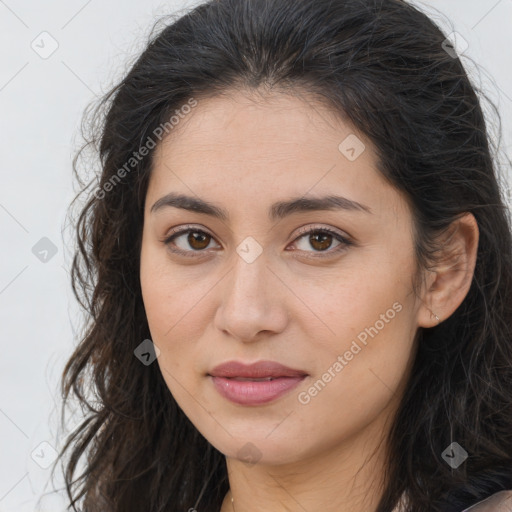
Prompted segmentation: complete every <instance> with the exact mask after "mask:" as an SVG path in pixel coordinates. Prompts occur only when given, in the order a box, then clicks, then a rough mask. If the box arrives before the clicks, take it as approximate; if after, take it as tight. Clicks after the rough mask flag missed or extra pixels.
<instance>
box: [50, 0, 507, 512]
mask: <svg viewBox="0 0 512 512" xmlns="http://www.w3.org/2000/svg"><path fill="white" fill-rule="evenodd" d="M157 24H158V22H157ZM155 28H156V25H155V27H153V30H152V32H151V35H150V36H149V39H148V41H147V46H146V47H145V49H144V51H143V52H142V53H141V54H140V55H139V56H138V57H137V58H136V59H134V62H133V64H132V65H131V68H130V70H129V71H128V72H127V74H126V75H125V77H124V78H123V79H122V80H121V81H120V83H118V84H117V85H116V86H115V87H113V88H112V89H111V90H110V91H109V92H108V93H106V94H105V95H104V96H103V97H102V98H101V99H100V101H99V102H97V104H92V106H94V108H90V107H91V105H90V106H89V108H88V109H86V112H85V115H84V119H83V121H84V124H83V127H85V128H86V130H89V132H88V133H87V134H86V135H84V137H85V140H86V143H85V144H84V145H83V146H82V147H81V149H80V151H79V152H78V153H77V154H76V155H75V159H74V161H73V169H74V172H75V175H76V176H77V177H78V180H79V182H80V185H81V187H82V189H81V191H80V192H79V193H78V194H77V196H76V197H75V199H74V200H73V203H72V205H71V206H73V205H74V204H75V202H76V201H77V199H78V197H82V196H83V195H84V194H85V196H86V198H85V201H84V204H83V205H81V209H80V213H79V215H78V216H77V218H76V219H75V220H74V224H73V226H74V227H73V229H74V230H75V227H76V237H77V243H76V247H75V249H74V258H73V262H72V269H71V270H72V288H73V292H74V294H75V296H76V298H77V300H78V301H79V303H80V305H81V306H82V308H83V310H84V313H85V315H86V322H84V325H83V329H82V332H81V334H80V340H79V343H78V345H77V347H76V349H75V350H74V352H73V354H72V355H71V357H70V359H69V361H68V362H67V364H66V366H65V369H64V371H63V376H62V393H63V397H64V406H63V408H64V409H65V408H66V407H67V406H68V404H69V403H70V402H71V401H72V400H76V402H77V403H79V404H80V405H81V407H82V411H83V414H84V416H83V417H82V420H83V421H82V422H81V423H80V424H79V425H78V426H77V427H76V428H75V429H74V430H73V432H72V433H70V434H69V436H68V437H67V439H66V443H65V445H64V447H63V448H62V450H61V453H60V458H59V460H61V461H64V460H65V461H66V465H65V468H64V474H65V483H66V491H67V496H68V498H69V502H70V503H69V505H68V507H69V508H68V509H69V510H71V507H72V509H73V510H77V509H76V506H81V507H82V508H81V510H83V511H87V512H93V511H101V512H108V511H119V512H121V511H122V512H129V511H140V510H148V511H151V512H160V511H161V512H163V511H165V512H177V511H180V512H183V511H186V510H188V509H189V508H192V507H193V508H195V509H202V510H207V511H211V512H217V511H218V510H219V509H220V506H221V503H222V501H223V498H224V496H225V494H226V493H227V491H228V489H229V481H228V478H227V469H226V463H225V456H224V455H223V454H222V453H220V452H219V451H218V450H216V449H215V448H214V447H213V446H212V445H211V444H210V443H209V442H208V441H207V440H206V439H205V438H204V437H203V436H202V435H201V434H200V433H199V432H198V430H197V429H196V428H195V427H194V425H193V424H192V423H191V422H190V421H189V419H188V418H187V417H186V416H185V414H184V413H183V411H182V410H181V409H180V407H179V406H178V404H177V403H176V401H175V400H174V398H173V396H172V395H171V393H170V392H169V389H168V387H167V385H166V383H165V381H164V379H163V377H162V375H161V372H160V370H159V367H158V365H157V364H152V365H149V366H145V365H143V364H141V362H140V361H139V360H138V359H137V358H136V357H135V356H134V349H135V348H136V347H137V346H138V345H139V344H140V343H141V342H142V341H143V340H145V339H148V338H149V339H150V338H151V336H150V332H149V328H148V323H147V318H146V315H145V310H144V304H143V301H142V294H141V287H140V281H139V265H140V259H139V255H140V250H141V234H142V226H143V211H144V201H145V194H146V190H147V185H148V179H149V176H150V173H151V168H152V157H153V154H154V149H150V150H149V152H148V153H147V155H145V156H144V157H142V151H140V148H141V147H143V146H144V144H146V146H149V144H147V141H148V140H149V138H151V139H153V140H154V139H155V134H156V133H160V132H159V131H158V130H159V127H161V126H162V125H165V123H169V119H170V118H171V116H172V115H176V113H177V111H180V108H182V106H183V105H186V104H187V102H190V99H191V98H194V99H195V100H196V101H198V102H200V101H201V99H203V98H206V97H214V96H216V95H221V94H227V95H229V94H230V93H231V92H233V91H246V92H247V91H249V92H250V91H256V90H259V89H260V88H267V89H274V90H279V91H282V92H285V93H288V94H296V93H298V92H300V91H302V92H304V91H305V92H307V93H309V94H311V95H313V97H315V98H317V99H318V101H319V102H324V103H325V104H326V105H328V106H329V108H330V109H331V110H332V111H333V112H335V113H336V114H339V115H340V116H341V117H342V118H343V119H345V120H348V121H349V122H350V123H352V125H353V126H354V127H355V128H356V129H357V130H359V131H360V132H361V133H363V134H365V135H366V136H367V137H368V138H369V139H370V140H371V142H372V143H373V145H374V148H375V150H376V152H377V156H378V158H379V171H380V172H381V173H382V175H383V176H384V177H385V178H386V179H388V180H389V181H390V182H391V183H392V184H393V186H394V187H396V189H397V190H398V191H400V192H401V193H402V194H403V195H404V196H405V197H406V198H407V200H408V201H409V203H410V205H411V208H412V213H413V220H414V225H415V233H414V238H415V240H414V242H415V247H416V258H417V262H418V267H419V268H421V269H423V268H428V265H429V264H431V262H432V261H434V259H435V255H436V254H437V250H438V249H439V247H438V246H437V245H436V240H437V239H438V238H437V237H438V235H439V234H440V233H443V232H445V230H447V228H448V227H449V226H450V224H451V223H452V222H453V221H455V220H457V219H458V218H459V217H460V216H462V215H463V214H464V213H465V212H471V213H472V214H473V215H474V216H475V218H476V220H477V222H478V227H479V233H480V238H479V245H478V253H477V261H476V268H475V271H474V275H473V280H472V283H471V287H470V289H469V292H468V294H467V295H466V297H465V299H464V301H463V302H462V304H461V305H460V306H459V307H458V308H457V310H456V311H455V312H454V313H453V314H452V315H451V316H450V317H449V318H447V319H446V320H444V321H443V322H441V323H440V324H439V325H437V326H435V327H433V328H430V329H421V328H420V329H419V330H418V333H417V348H418V350H417V355H416V358H415V362H414V367H413V370H412V373H411V376H410V380H409V383H408V386H407V389H406V391H405V394H404V396H403V398H402V400H401V404H400V407H399V410H398V412H397V415H396V418H395V420H394V424H393V426H392V429H391V432H390V436H389V439H388V448H387V449H388V452H389V456H388V465H387V468H386V486H385V488H384V492H383V496H382V498H381V500H380V503H379V505H378V508H377V512H389V511H390V510H391V509H392V508H393V507H394V506H395V505H396V504H397V502H398V499H399V497H400V496H401V494H402V493H403V492H404V491H405V492H407V496H408V499H409V505H408V510H409V511H410V512H412V511H414V512H427V511H428V512H438V511H439V512H451V511H455V510H457V511H458V510H460V509H462V508H465V507H467V506H470V505H472V504H474V503H475V502H477V501H479V500H482V499H484V498H486V497H487V496H489V495H491V494H492V493H494V492H497V491H499V490H503V489H512V332H511V330H512V236H511V221H510V213H509V211H508V209H507V206H506V201H505V197H504V193H503V191H501V190H500V173H499V170H500V169H499V164H498V159H497V158H496V155H497V154H498V150H499V143H498V145H497V146H496V145H495V141H493V137H491V134H490V130H489V127H488V126H487V124H486V120H485V118H484V113H483V108H482V105H481V103H480V102H481V99H479V97H478V96H477V93H479V95H480V96H481V98H485V99H486V100H488V102H489V104H491V105H492V107H493V109H494V110H493V112H494V113H495V114H496V115H497V116H498V118H499V113H498V111H497V109H496V107H495V106H494V105H493V103H492V102H491V101H490V100H489V99H488V97H487V96H486V95H485V94H484V93H482V92H481V91H480V89H479V88H478V87H477V86H476V85H474V84H473V83H472V80H470V79H469V78H468V75H467V73H466V71H465V69H464V67H463V65H462V63H461V60H460V58H459V57H458V56H457V54H456V53H454V51H456V49H455V50H454V49H453V48H450V47H448V46H447V44H446V39H447V36H446V35H445V34H444V33H443V31H442V30H441V29H440V28H439V27H438V26H437V25H436V24H435V23H434V22H433V21H432V20H431V19H430V18H429V17H428V16H427V15H426V14H425V13H423V12H421V11H420V10H418V9H417V8H415V7H413V6H411V5H409V4H407V3H406V2H404V1H400V0H314V1H312V0H210V1H208V2H206V3H203V4H201V5H198V6H196V7H194V8H193V9H189V10H188V11H187V12H181V13H180V14H179V16H176V17H174V18H173V19H172V23H169V24H167V25H165V26H164V27H163V28H162V29H159V30H158V31H155ZM482 104H483V103H482ZM499 126H500V134H499V135H500V137H499V138H498V142H499V140H500V139H501V119H500V123H499ZM84 131H85V130H84ZM160 131H161V130H160ZM86 148H89V149H92V150H93V153H94V154H96V156H99V158H98V160H99V161H100V162H101V176H100V177H99V183H98V178H94V179H92V180H91V181H89V182H86V181H83V180H81V178H80V176H79V173H78V171H77V168H78V167H79V165H78V162H79V161H80V157H81V156H82V155H83V151H84V150H85V149H86ZM491 150H492V151H491ZM134 155H137V156H136V157H135V156H134ZM127 162H131V163H130V167H131V169H129V168H127V166H126V163H127ZM509 164H510V161H509V160H507V166H508V165H509ZM122 168H124V169H125V172H120V171H119V170H120V169H122ZM115 175H117V177H116V176H115ZM219 179H222V177H219ZM63 417H64V413H63ZM453 441H456V442H458V443H459V444H460V445H461V446H462V447H463V448H464V449H465V450H466V451H467V452H468V454H469V458H468V459H467V460H466V461H465V462H464V464H462V465H461V466H459V467H458V469H456V470H454V469H452V468H451V467H450V466H449V465H448V464H447V463H446V462H445V461H444V460H443V458H442V452H443V451H444V450H445V448H446V447H447V446H448V445H450V443H452V442H453ZM81 461H83V462H84V469H83V471H81V472H80V474H77V473H78V472H79V471H78V470H79V465H80V462H81Z"/></svg>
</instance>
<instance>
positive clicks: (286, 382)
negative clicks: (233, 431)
mask: <svg viewBox="0 0 512 512" xmlns="http://www.w3.org/2000/svg"><path fill="white" fill-rule="evenodd" d="M208 375H209V376H210V377H211V378H212V381H213V384H214V385H215V388H216V389H217V391H218V392H219V393H220V394H221V395H222V396H223V397H224V398H227V399H228V400H230V401H232V402H234V403H236V404H240V405H260V404H265V403H268V402H271V401H272V400H275V399H277V398H279V397H280V396H282V395H284V394H285V393H287V392H289V391H291V390H292V389H293V388H295V387H296V386H298V384H299V383H300V382H302V381H303V380H304V379H305V378H306V377H307V375H308V374H307V373H306V372H304V371H302V370H295V369H293V368H289V367H287V366H284V365H282V364H279V363H277V362H275V361H258V362H256V363H253V364H249V365H247V364H244V363H241V362H238V361H228V362H226V363H223V364H220V365H218V366H216V367H215V368H214V369H213V370H211V371H210V372H209V373H208Z"/></svg>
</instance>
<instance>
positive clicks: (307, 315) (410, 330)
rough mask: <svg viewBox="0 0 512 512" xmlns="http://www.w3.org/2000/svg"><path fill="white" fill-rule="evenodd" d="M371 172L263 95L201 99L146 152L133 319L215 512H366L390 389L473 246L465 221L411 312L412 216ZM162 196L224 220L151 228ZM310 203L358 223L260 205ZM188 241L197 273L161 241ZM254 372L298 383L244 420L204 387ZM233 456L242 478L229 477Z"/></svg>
mask: <svg viewBox="0 0 512 512" xmlns="http://www.w3.org/2000/svg"><path fill="white" fill-rule="evenodd" d="M350 134H356V135H357V137H358V138H359V139H360V140H361V141H363V143H364V144H365V150H364V151H363V152H362V153H361V154H360V156H358V157H357V158H356V159H355V160H354V161H350V160H349V159H348V158H346V156H345V155H344V154H342V152H340V150H339V149H338V146H339V144H340V143H341V142H342V141H343V140H344V139H345V138H346V137H347V136H348V135H350ZM376 162H377V157H376V155H375V152H374V150H373V148H372V145H371V143H370V141H369V140H368V139H367V138H365V137H364V136H363V135H362V134H360V133H358V132H357V131H356V130H355V129H354V128H353V127H351V126H350V125H349V124H348V123H346V122H345V121H343V120H342V119H340V118H338V117H335V116H334V115H333V114H332V113H331V112H330V111H329V110H327V109H326V108H325V107H324V106H322V105H321V104H320V103H317V102H315V101H314V99H312V98H306V97H305V96H298V95H297V96H291V95H284V94H280V93H277V92H272V93H269V94H265V95H255V94H252V95H249V94H248V93H247V92H245V93H242V92H235V91H232V92H230V94H229V96H228V95H225V96H222V97H214V98H209V99H201V100H200V101H199V102H198V105H197V106H196V107H195V108H194V109H193V110H192V112H191V113H189V114H187V116H186V117H185V119H183V120H181V121H180V124H179V125H177V126H176V127H175V128H174V129H173V131H172V132H171V133H170V135H169V136H168V138H167V139H164V141H163V142H162V143H161V144H160V145H159V146H158V147H157V148H156V149H155V155H154V161H153V169H152V174H151V178H150V181H149V186H148V190H147V195H146V202H145V212H144V228H143V238H142V248H141V267H140V279H141V287H142V293H143V300H144V306H145V309H146V314H147V318H148V322H149V326H150V331H151V335H152V340H153V342H154V343H155V344H156V345H157V347H158V348H159V349H160V355H159V357H158V359H157V362H158V364H159V367H160V369H161V371H162V374H163V377H164V379H165V381H166V383H167V385H168V387H169V390H170V392H171V393H172V395H173V396H174V398H175V399H176V401H177V402H178V404H179V405H180V407H181V408H182V409H183V411H184V412H185V414H186V415H187V416H188V418H189V419H190V420H191V422H192V423H193V424H194V425H195V426H196V428H197V429H198V430H199V431H200V432H201V433H202V434H203V435H204V436H205V437H206V438H207V439H208V441H209V442H210V443H211V444H212V445H213V446H215V447H216V448H217V449H218V450H220V451H221V452H222V453H224V454H225V456H226V461H227V467H228V473H229V481H230V488H231V492H230V493H228V494H227V495H226V497H225V499H224V502H223V504H222V508H221V512H227V511H231V510H233V509H234V510H236V511H237V512H256V511H257V512H261V511H273V512H279V511H292V510H294V511H296V510H307V511H308V512H315V511H322V512H325V511H332V512H334V511H336V512H340V511H341V512H348V511H350V512H359V511H361V512H362V511H365V512H368V511H374V510H375V509H376V506H377V503H378V500H379V498H380V497H381V494H382V485H383V483H384V480H383V468H384V465H385V463H386V459H387V455H386V452H385V442H384V437H385V435H386V434H387V432H388V430H389V428H390V425H391V420H392V418H393V416H394V414H395V412H396V409H397V406H398V403H399V399H400V397H401V395H402V393H403V390H404V389H405V386H406V385H407V377H408V373H409V370H410V366H411V363H412V361H413V357H414V354H415V343H414V339H415V334H416V332H417V329H418V327H426V328H428V327H432V326H434V325H436V324H437V320H436V319H435V317H434V315H433V313H432V312H434V314H437V315H438V317H439V318H440V320H441V321H442V320H444V319H446V318H447V317H448V316H449V315H450V314H451V313H452V312H453V311H454V310H455V309H456V308H457V307H458V305H459V304H460V303H461V302H462V300H463V298H464V296H465V295H466V293H467V291H468V289H469V284H470V282H471V277H472V273H473V270H474V263H475V258H476V247H477V242H478V228H477V226H476V222H475V220H474V218H473V216H471V215H469V214H468V215H466V216H465V217H463V218H462V219H461V220H460V221H459V222H458V223H457V225H456V226H454V228H455V229H454V230H453V232H452V233H451V236H450V237H446V247H447V251H446V254H447V256H446V258H445V259H444V260H443V259H441V260H440V262H439V264H438V265H437V267H435V270H434V271H429V272H424V273H423V276H422V278H423V281H422V282H423V283H424V284H423V287H422V289H421V290H420V293H419V294H418V295H415V294H414V293H413V289H412V280H413V277H414V275H415V273H416V271H417V268H416V262H415V258H414V250H413V247H414V246H413V228H412V226H413V219H412V215H411V211H410V208H409V206H408V203H407V202H406V200H405V197H404V196H403V195H402V194H401V193H400V192H399V191H397V190H396V189H395V188H393V187H392V186H391V185H390V184H389V183H388V182H386V181H385V180H384V178H383V177H382V175H381V174H380V173H379V172H378V171H377V167H376ZM169 192H175V193H183V194H187V195H191V196H193V197H196V198H197V197H199V198H201V199H203V200H206V201H209V202H211V203H214V204H216V205H218V206H220V207H222V208H223V209H225V210H226V211H227V212H228V214H229V220H220V219H217V218H214V217H212V216H210V215H206V214H203V213H197V212H192V211H188V210H185V209H181V208H175V207H165V208H162V209H160V210H158V211H156V212H151V211H150V209H151V207H152V205H153V204H154V203H155V202H156V201H157V200H158V199H160V198H161V197H162V196H164V195H166V194H167V193H169ZM327 194H338V195H341V196H343V197H345V198H348V199H350V200H353V201H357V202H359V203H361V204H362V205H365V206H366V207H367V208H368V209H369V210H370V212H366V211H358V210H354V211H348V210H332V211H328V210H317V211H308V212H298V213H294V214H292V215H289V216H287V217H286V218H284V219H281V220H279V221H272V220H270V218H269V217H268V213H267V210H268V209H269V207H270V205H271V204H273V203H274V202H276V201H280V200H287V199H291V198H295V197H302V196H307V197H313V196H314V197H320V196H323V195H327ZM188 225H192V226H191V227H192V231H194V230H197V229H201V230H203V231H206V232H207V233H208V235H211V236H208V235H207V238H206V239H205V241H204V240H203V241H201V239H200V241H199V242H197V243H195V244H194V245H190V243H188V242H187V233H185V235H182V236H179V237H178V238H177V239H174V244H175V246H174V247H176V246H177V247H178V248H181V249H182V250H184V251H188V254H192V253H193V254H196V255H197V254H199V257H196V258H194V257H192V256H180V255H176V254H173V253H172V252H171V250H170V247H172V244H171V245H169V246H166V245H165V243H164V242H163V240H164V239H165V238H166V236H168V235H169V234H170V231H171V228H177V227H182V228H183V229H186V228H187V226H188ZM303 226H306V227H312V228H313V227H314V228H317V229H321V228H331V229H333V230H335V231H337V232H338V233H340V234H341V235H342V236H345V237H346V238H348V239H349V240H350V241H352V242H353V243H352V244H351V245H347V246H344V245H343V244H342V250H341V251H340V252H336V249H337V248H339V246H340V243H341V242H339V241H337V239H336V238H335V237H332V236H329V235H327V237H328V238H327V239H326V240H327V242H326V243H325V245H324V246H322V244H321V243H320V242H321V238H319V237H318V236H317V237H316V238H315V237H310V236H309V235H308V234H306V235H304V234H300V233H298V229H299V228H301V227H303ZM180 229H181V228H180ZM321 234H322V233H320V235H321ZM249 236H250V237H253V238H254V239H255V240H256V241H257V243H258V244H259V246H260V247H261V249H262V253H261V254H260V255H259V256H258V257H257V258H256V259H255V260H254V261H253V262H251V263H248V262H247V261H246V260H245V259H244V258H242V257H241V256H240V255H239V254H238V253H237V250H236V249H237V247H238V246H239V245H240V244H241V243H242V242H243V241H244V240H245V239H246V237H249ZM188 241H190V238H189V239H188ZM329 242H330V243H329ZM192 243H194V241H192ZM198 247H199V250H198V249H197V248H198ZM194 249H195V250H194ZM201 251H202V252H201ZM322 254H325V256H324V257H322ZM328 254H330V255H328ZM396 303H399V304H400V306H401V309H400V311H399V312H396V314H395V315H394V318H392V319H389V318H388V317H386V318H388V321H387V322H385V324H384V327H383V328H381V329H380V330H379V331H378V334H377V335H375V336H374V337H373V338H370V337H369V338H368V340H367V345H366V346H363V345H361V344H359V345H361V346H362V349H361V350H360V351H359V352H358V353H357V355H354V356H353V358H352V359H351V360H349V361H347V360H346V358H344V360H345V361H346V362H347V364H346V365H344V367H343V369H342V371H339V372H338V373H337V372H334V373H335V375H336V376H335V377H334V378H331V380H330V382H328V383H327V384H326V385H325V387H323V388H322V389H321V391H319V392H317V394H316V395H315V396H312V397H311V396H310V401H309V402H308V403H306V404H304V403H301V402H300V401H299V399H298V396H299V394H300V393H301V392H302V393H303V395H302V396H304V393H307V392H308V390H309V389H310V388H311V386H312V385H313V384H314V383H315V382H317V381H318V380H319V379H321V378H322V375H324V374H325V373H326V372H327V371H328V369H329V368H331V369H332V367H333V365H334V363H335V362H336V361H337V360H338V359H337V358H338V356H340V355H341V356H343V355H344V354H345V353H346V352H347V351H348V350H349V349H350V347H351V344H352V342H353V341H354V340H356V339H357V336H358V334H360V333H361V332H363V331H364V330H365V328H367V327H370V326H375V324H376V322H377V321H378V320H379V319H381V318H382V317H381V315H383V314H384V315H385V314H386V311H388V310H390V308H392V307H393V304H396ZM263 359H265V360H267V359H269V360H274V361H277V362H280V363H281V364H284V365H286V366H289V367H291V368H295V369H301V370H303V371H305V372H307V373H308V377H306V379H305V380H304V381H303V382H302V383H301V384H300V385H299V387H297V388H295V389H294V390H292V391H291V392H289V393H287V394H286V395H284V396H282V397H280V398H278V399H277V400H275V401H273V402H270V403H267V404H264V405H259V406H243V405H237V404H234V403H232V402H230V401H228V400H226V399H225V398H223V397H222V396H221V395H220V394H219V393H218V392H217V391H216V389H215V387H214V386H213V384H212V382H211V379H210V377H208V376H207V374H208V372H209V371H210V370H212V369H213V367H214V366H216V365H217V364H219V363H221V362H225V361H228V360H240V361H244V362H246V363H251V362H254V361H258V360H263ZM331 375H332V372H331ZM247 443H251V444H247ZM240 450H241V451H240ZM247 452H249V453H250V455H252V457H253V459H254V462H255V463H247V462H245V461H244V459H243V454H244V453H247ZM231 493H232V494H231ZM231 496H233V497H234V508H233V507H232V503H231Z"/></svg>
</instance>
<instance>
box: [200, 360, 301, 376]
mask: <svg viewBox="0 0 512 512" xmlns="http://www.w3.org/2000/svg"><path fill="white" fill-rule="evenodd" d="M209 375H211V376H213V377H229V378H235V377H244V378H248V379H264V378H267V377H274V378H277V377H304V376H306V375H307V372H305V371H303V370H296V369H294V368H289V367H288V366H284V365H282V364H280V363H277V362H276V361H257V362H256V363H252V364H245V363H242V362H240V361H227V362H226V363H222V364H219V365H218V366H216V367H215V368H214V369H213V370H211V371H210V372H209Z"/></svg>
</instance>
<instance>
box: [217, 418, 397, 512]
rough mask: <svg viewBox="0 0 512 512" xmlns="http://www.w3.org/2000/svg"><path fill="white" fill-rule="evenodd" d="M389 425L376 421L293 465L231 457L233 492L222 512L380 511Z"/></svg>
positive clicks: (228, 464) (230, 493) (229, 468)
mask: <svg viewBox="0 0 512 512" xmlns="http://www.w3.org/2000/svg"><path fill="white" fill-rule="evenodd" d="M383 427H384V425H383V424H382V423H381V422H375V423H374V424H370V425H368V426H367V427H366V428H365V429H364V430H362V431H360V432H358V433H356V434H354V436H352V438H350V439H347V440H345V441H344V442H343V443H342V444H340V445H338V446H337V447H335V448H333V447H332V446H326V447H325V449H324V451H323V452H322V453H315V455H314V456H311V457H309V458H307V459H302V460H300V461H294V462H290V463H287V464H280V465H275V464H274V465H268V464H260V463H257V464H254V465H248V464H247V463H245V462H243V461H240V460H237V459H234V458H230V457H227V458H226V465H227V469H228V475H229V484H230V491H229V492H228V493H227V495H226V496H225V498H224V501H223V503H222V507H221V511H220V512H291V511H297V510H307V511H308V512H320V511H321V512H374V511H375V510H376V509H377V504H378V502H379V500H380V498H381V496H382V491H383V484H384V477H383V475H384V470H385V464H386V460H387V453H386V451H385V449H386V443H385V441H384V435H383V433H384V432H385V433H386V434H387V431H388V429H387V428H383ZM232 500H233V502H232Z"/></svg>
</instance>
